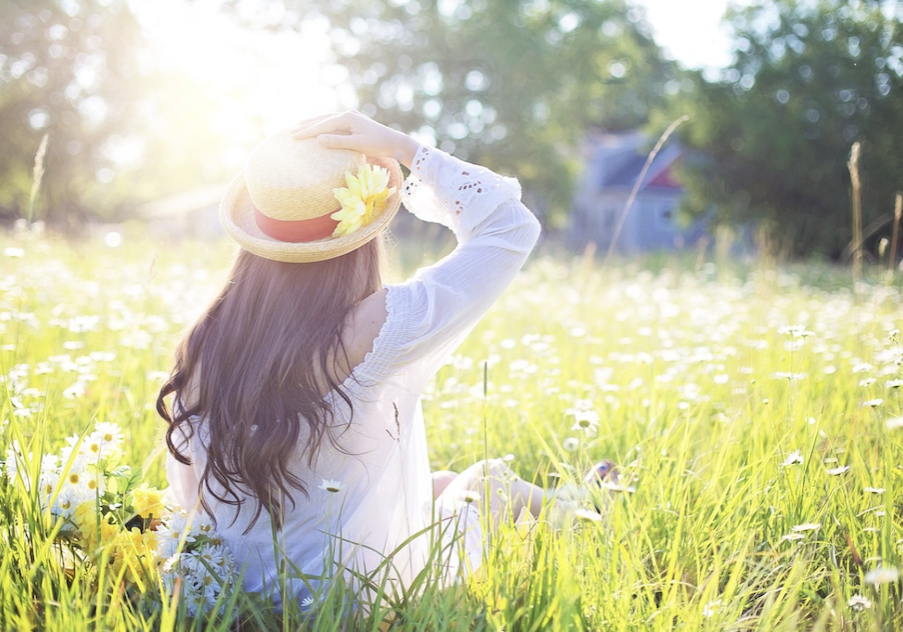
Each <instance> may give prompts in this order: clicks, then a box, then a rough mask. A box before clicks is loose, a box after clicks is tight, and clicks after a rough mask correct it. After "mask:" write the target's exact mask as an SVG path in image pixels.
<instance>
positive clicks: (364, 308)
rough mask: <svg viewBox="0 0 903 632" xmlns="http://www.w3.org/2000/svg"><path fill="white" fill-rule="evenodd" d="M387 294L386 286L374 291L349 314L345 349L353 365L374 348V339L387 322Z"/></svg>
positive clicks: (361, 360)
mask: <svg viewBox="0 0 903 632" xmlns="http://www.w3.org/2000/svg"><path fill="white" fill-rule="evenodd" d="M386 294H387V290H386V289H385V288H383V289H381V290H379V291H378V292H374V293H373V294H371V295H370V296H368V297H367V298H365V299H364V300H363V301H361V302H360V303H358V304H357V305H356V306H355V307H354V309H352V310H351V313H350V314H349V316H348V322H347V323H346V324H347V325H348V326H347V328H346V330H345V349H346V351H347V353H348V360H349V364H350V365H351V367H355V366H357V365H358V364H360V363H361V362H363V361H364V358H365V357H366V356H367V353H369V352H370V351H371V350H372V349H373V341H374V340H376V337H377V336H378V335H379V332H380V330H381V329H382V326H383V324H384V323H385V322H386V317H387V316H388V312H387V311H386Z"/></svg>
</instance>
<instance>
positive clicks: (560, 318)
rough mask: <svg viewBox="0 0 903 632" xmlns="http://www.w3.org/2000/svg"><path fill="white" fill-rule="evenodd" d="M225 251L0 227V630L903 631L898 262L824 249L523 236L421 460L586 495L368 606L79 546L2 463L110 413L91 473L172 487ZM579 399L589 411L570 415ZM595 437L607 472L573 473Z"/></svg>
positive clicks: (446, 379) (438, 405) (450, 377)
mask: <svg viewBox="0 0 903 632" xmlns="http://www.w3.org/2000/svg"><path fill="white" fill-rule="evenodd" d="M419 256H420V253H415V254H414V255H410V254H408V255H407V256H406V257H404V259H405V261H406V264H405V265H404V266H402V265H401V264H396V268H395V269H394V270H393V271H392V273H391V277H392V279H400V278H402V277H403V273H404V270H402V269H401V268H402V267H404V268H410V267H412V266H413V265H415V263H416V261H419ZM230 257H231V247H229V246H227V245H225V244H223V245H215V244H214V245H211V244H210V243H206V242H204V243H200V242H198V243H195V242H181V243H169V242H168V241H167V240H165V239H160V240H157V239H151V238H147V237H144V238H132V237H129V236H126V238H125V239H124V240H123V241H122V243H121V245H119V246H118V247H109V246H108V245H106V244H105V243H104V240H103V238H102V237H97V238H86V239H83V240H80V241H64V240H61V239H56V238H53V237H46V236H44V237H41V236H29V235H25V234H21V233H20V234H12V233H9V234H5V235H2V236H0V460H4V461H5V464H4V470H3V474H0V629H2V630H23V631H24V630H32V629H34V630H66V631H70V632H71V631H76V630H115V631H119V630H173V629H179V630H181V629H186V630H188V629H195V630H217V629H220V630H296V629H305V630H318V631H319V630H323V631H327V630H377V629H398V630H418V631H419V630H474V631H476V630H506V631H508V632H514V631H523V632H527V631H546V630H675V629H681V630H693V631H696V630H767V631H775V630H801V629H805V630H892V629H903V603H901V598H903V584H901V581H900V569H901V568H903V388H901V385H903V364H901V363H903V339H901V333H900V329H901V328H903V304H901V303H903V296H901V289H903V285H901V281H900V277H899V275H898V276H897V277H896V278H890V277H888V276H886V274H885V273H884V272H883V271H880V270H877V269H872V270H868V271H867V275H866V282H864V283H862V284H860V285H858V286H856V287H855V288H854V287H853V285H852V283H851V281H850V280H849V271H848V270H846V269H834V268H831V267H829V266H825V265H822V264H812V265H805V266H803V265H799V266H781V265H777V266H775V265H771V264H767V263H764V262H757V263H751V264H745V265H740V264H736V263H731V262H728V261H721V262H718V263H716V262H713V261H711V260H708V259H705V257H702V258H697V257H696V256H695V255H694V256H692V257H686V258H685V257H679V256H675V257H668V256H658V257H655V258H649V259H645V260H638V261H624V260H622V261H618V262H615V263H612V264H610V265H603V264H602V263H601V262H600V261H596V260H593V259H591V258H584V257H579V256H578V257H574V256H563V255H559V256H552V255H548V254H544V253H542V252H540V253H539V254H536V255H534V256H533V257H532V258H531V260H530V262H529V263H528V266H527V268H526V270H525V272H524V273H523V274H521V275H520V277H519V278H518V279H517V280H516V281H515V283H514V284H513V286H512V287H511V288H510V289H509V291H508V292H507V293H506V294H505V295H504V296H503V297H502V298H501V300H500V301H499V302H498V303H497V304H496V305H495V306H494V307H493V308H492V310H491V311H490V312H489V313H488V314H487V316H486V317H485V318H484V319H483V320H482V321H481V322H480V324H479V325H478V326H477V328H476V329H475V330H474V331H473V332H472V333H471V334H470V336H469V337H468V339H467V340H466V342H465V343H464V344H463V345H462V346H461V347H460V349H459V350H458V351H457V352H456V354H455V355H454V357H452V358H450V359H449V363H448V364H447V365H446V366H444V367H443V368H442V370H441V371H440V373H439V374H438V376H437V378H436V379H435V380H434V382H433V383H432V385H431V387H430V388H429V390H428V391H427V392H426V393H425V395H424V401H423V404H424V413H425V418H426V420H427V430H428V433H429V440H430V450H431V460H432V464H433V467H434V468H435V469H446V468H448V469H458V470H460V469H463V468H464V467H466V466H467V465H469V464H470V463H472V462H474V461H475V460H477V459H480V458H484V457H485V456H487V455H488V456H491V457H503V456H504V457H506V458H507V459H508V460H509V464H510V466H511V467H512V468H513V469H514V470H515V471H517V473H518V474H520V475H521V476H522V477H524V478H526V479H529V480H533V481H535V482H537V483H538V484H541V485H545V486H550V487H553V486H554V487H559V488H561V490H562V492H561V493H569V494H571V495H572V496H574V497H576V498H578V499H580V502H583V503H585V506H586V508H587V509H589V508H591V507H592V505H593V502H594V501H595V502H598V503H600V504H601V505H602V506H603V508H604V511H603V513H602V515H601V519H597V518H596V516H597V514H595V512H592V511H587V512H580V513H579V514H578V515H575V516H573V517H572V518H570V519H566V520H561V519H554V520H553V519H552V517H551V515H549V516H546V517H545V518H543V517H541V519H540V520H539V521H538V522H535V523H532V522H525V521H520V522H519V523H517V524H515V521H514V520H513V519H512V520H511V521H509V523H508V524H505V525H503V527H502V529H501V531H500V533H499V534H498V536H497V537H495V538H494V539H493V541H492V543H491V546H490V547H489V549H488V551H487V553H486V559H485V560H484V562H483V565H482V568H481V569H480V571H479V572H478V573H476V574H475V575H473V576H471V577H470V578H468V579H467V580H465V581H463V582H461V583H460V584H459V585H458V586H457V587H456V588H454V589H444V590H440V589H438V588H437V586H436V585H435V583H432V582H431V581H430V579H431V578H430V577H428V576H424V577H423V578H422V581H419V582H418V583H417V584H416V585H415V586H412V587H410V590H409V592H408V593H407V594H405V595H403V596H401V597H398V598H392V599H389V598H384V599H376V600H375V602H373V603H368V604H361V603H359V600H357V599H356V597H355V595H350V594H347V593H346V591H345V590H344V588H343V586H342V585H340V584H338V583H336V584H335V585H333V586H332V587H331V589H330V590H329V592H328V593H327V594H324V595H322V598H321V599H320V600H319V601H318V602H317V603H316V604H315V605H314V607H313V608H310V609H304V610H302V609H301V608H300V607H287V608H286V609H285V611H284V612H277V611H276V610H275V609H274V608H273V607H272V605H271V604H268V603H265V602H264V601H263V600H261V599H259V598H257V597H255V596H254V595H248V594H244V593H242V592H241V591H239V590H223V592H222V595H221V596H220V597H219V598H218V600H217V604H216V607H215V608H214V609H213V610H212V611H211V613H209V614H206V615H203V614H201V615H200V616H191V612H190V611H189V609H188V608H187V607H186V605H185V603H184V601H181V602H180V600H179V599H178V598H173V597H170V596H168V595H170V594H172V590H167V586H166V582H165V581H164V580H163V579H162V578H161V575H160V574H159V572H158V571H157V570H156V566H153V565H151V566H150V570H149V571H148V572H147V573H145V574H144V577H143V578H142V581H138V582H136V581H133V580H130V578H129V575H130V574H129V573H128V572H127V571H123V570H122V568H118V569H117V566H116V564H114V561H115V560H114V557H115V555H114V553H113V552H111V551H103V550H102V549H103V546H101V547H100V548H101V552H100V553H93V552H87V551H85V550H81V549H79V547H78V538H77V537H75V536H72V535H71V533H72V532H71V530H69V531H67V530H66V529H64V528H63V527H62V526H61V525H60V520H54V519H53V517H52V515H51V514H50V512H49V510H48V508H47V507H45V506H44V503H43V502H42V497H41V494H40V491H39V490H37V489H36V486H33V485H32V486H29V485H27V484H25V483H24V482H23V480H22V478H21V477H17V475H16V474H15V473H14V472H13V474H11V471H13V470H11V469H10V467H11V466H10V461H11V460H12V461H16V460H17V459H18V461H17V462H16V465H15V467H14V470H15V471H20V472H21V471H25V472H32V473H34V474H37V473H38V472H39V471H40V466H41V460H42V455H45V454H59V453H60V450H61V449H63V448H65V446H66V438H67V437H70V436H73V435H78V436H88V435H89V434H90V433H91V432H93V430H94V428H95V427H96V424H98V423H114V424H117V425H118V426H119V428H121V429H122V432H123V434H124V438H125V440H124V442H123V444H122V455H121V457H119V461H118V465H117V467H120V468H121V467H122V466H129V467H130V469H129V470H120V473H121V474H122V473H123V472H128V474H122V477H121V479H122V480H120V482H119V483H118V485H119V487H115V486H112V487H110V488H109V489H108V491H110V493H111V494H114V495H115V493H117V490H119V492H122V491H123V490H125V489H127V488H128V487H129V486H132V487H134V486H135V485H137V484H139V483H142V482H144V483H147V484H148V485H150V486H153V487H158V488H161V489H162V488H165V487H166V481H165V475H164V468H163V466H164V452H163V448H162V447H161V446H162V444H161V439H162V436H163V432H164V430H165V425H164V422H163V421H162V420H161V419H159V418H158V417H157V415H156V412H155V410H154V404H155V400H156V395H157V391H158V389H159V387H160V385H161V384H162V381H163V380H164V379H165V376H166V373H167V371H168V370H169V368H170V360H171V354H172V350H173V348H174V345H175V342H176V340H177V339H178V336H179V334H180V332H181V331H182V330H183V329H184V328H185V327H186V326H187V325H189V324H190V323H191V322H192V321H193V319H194V317H195V316H196V315H197V314H198V313H199V312H200V310H202V309H203V308H204V307H205V305H206V302H207V301H208V300H210V299H211V298H212V297H213V295H214V293H215V292H216V291H217V289H218V286H219V284H220V283H221V282H222V280H223V278H224V274H225V271H226V268H227V267H228V264H229V260H230ZM395 258H396V259H401V257H400V256H399V255H398V253H396V257H395ZM587 411H594V412H595V413H597V414H598V417H599V423H598V427H594V424H590V425H589V427H588V428H585V429H584V428H581V427H580V426H579V424H576V423H575V420H576V419H577V418H578V417H580V415H577V416H575V414H574V413H575V412H578V413H579V412H584V413H586V412H587ZM584 416H585V415H584ZM14 442H18V443H16V444H15V445H18V446H19V452H18V453H17V452H16V451H15V450H14V449H13V447H12V446H13V445H14ZM17 455H18V456H17ZM602 458H612V459H614V460H615V461H616V462H617V463H618V464H620V465H619V467H620V473H621V478H620V482H619V485H618V486H617V487H616V488H614V489H611V490H606V492H605V493H604V494H601V495H598V494H597V495H595V496H594V495H590V496H586V497H583V496H581V493H582V492H583V491H584V490H583V488H582V486H581V485H580V479H581V477H582V474H583V472H584V471H585V470H586V468H587V467H588V466H589V465H590V464H591V463H592V462H594V461H597V460H600V459H602ZM125 479H127V481H126V482H123V481H124V480H125ZM315 483H316V482H315ZM95 511H99V510H97V508H96V507H95ZM123 511H124V510H123V508H121V507H120V508H119V511H118V512H114V513H115V516H116V518H115V519H116V520H122V521H123V522H125V521H126V520H127V519H128V518H129V516H126V515H123ZM111 515H112V514H111ZM512 518H513V517H512ZM110 520H114V518H110ZM143 526H144V527H147V526H148V525H147V524H144V525H143ZM67 533H68V534H70V535H68V536H66V534H67ZM120 566H121V565H120ZM169 588H170V589H171V588H172V587H171V586H170V587H169ZM176 592H177V593H178V589H177V590H176Z"/></svg>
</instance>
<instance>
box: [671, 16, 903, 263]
mask: <svg viewBox="0 0 903 632" xmlns="http://www.w3.org/2000/svg"><path fill="white" fill-rule="evenodd" d="M895 12H896V13H895ZM728 21H729V24H730V26H731V28H732V30H733V32H734V43H735V46H736V60H735V61H734V63H733V64H732V65H731V66H730V67H729V68H727V69H726V70H725V71H724V73H723V74H722V77H721V79H720V80H718V81H712V82H707V81H705V80H704V79H703V78H702V76H701V75H700V74H696V75H695V82H696V90H694V91H692V93H691V94H689V95H687V96H686V97H685V98H680V99H677V100H676V102H675V104H674V105H675V108H676V109H677V110H679V111H680V112H687V111H688V112H690V113H691V114H692V116H693V122H692V123H691V124H689V125H687V126H685V127H684V129H683V137H684V141H685V142H686V143H688V144H689V145H690V146H692V147H694V148H697V149H699V152H698V155H697V156H696V157H695V158H694V159H692V160H687V161H686V164H684V165H683V170H682V171H683V179H684V182H685V184H686V186H687V189H688V193H689V195H688V198H687V203H686V208H687V210H689V211H690V212H692V213H696V214H700V213H704V212H706V211H707V209H709V208H710V207H711V206H712V205H714V206H715V208H716V216H717V218H718V220H720V221H722V222H727V223H738V222H741V223H742V222H749V221H754V222H759V223H761V224H762V225H763V226H765V227H767V228H769V229H770V230H771V233H772V236H773V237H774V238H776V239H778V240H780V241H781V245H782V247H783V248H784V249H785V250H786V251H787V252H789V253H791V254H795V255H803V254H809V253H819V254H823V255H827V256H831V257H835V258H836V257H838V256H840V255H841V253H842V252H843V250H844V248H845V247H846V246H847V245H848V243H849V242H850V240H851V233H852V229H851V219H850V176H849V172H848V170H847V159H848V157H849V153H850V147H851V145H852V144H853V143H854V142H856V141H858V142H860V143H861V146H862V160H861V165H860V170H861V174H862V180H863V215H864V223H865V224H866V225H869V224H870V223H871V224H873V225H876V226H877V225H878V224H880V223H881V221H882V220H883V219H889V217H890V215H889V212H890V211H891V210H892V208H893V195H894V192H895V191H896V190H899V189H901V188H903V152H901V151H900V148H901V147H903V46H901V41H903V30H901V15H900V10H899V9H897V8H896V3H884V4H883V5H882V3H880V2H862V1H856V2H847V1H845V0H818V1H817V2H802V1H795V0H764V1H762V2H759V3H757V4H756V5H754V6H752V7H749V8H747V9H744V10H736V11H733V12H731V13H729V15H728ZM876 222H877V223H876ZM889 230H890V229H889V226H888V227H887V228H886V229H885V231H884V232H885V233H886V232H889ZM880 235H882V232H881V231H880V230H879V231H878V232H876V233H875V234H874V236H873V238H872V241H874V240H875V239H877V237H878V236H880Z"/></svg>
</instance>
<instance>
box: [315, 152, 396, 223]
mask: <svg viewBox="0 0 903 632" xmlns="http://www.w3.org/2000/svg"><path fill="white" fill-rule="evenodd" d="M345 182H346V184H347V185H348V186H345V187H342V188H339V189H333V190H332V192H333V193H334V194H335V197H336V199H337V200H338V201H339V203H340V204H341V205H342V208H341V210H338V211H336V212H335V213H333V214H332V215H330V217H331V218H332V219H334V220H336V221H338V222H339V225H338V226H336V228H335V230H334V231H333V233H332V236H333V237H341V236H342V235H350V234H351V233H353V232H354V231H356V230H358V229H359V228H362V227H364V226H367V225H368V224H370V223H371V222H372V221H373V220H374V219H376V218H377V216H379V214H380V213H382V212H383V211H384V210H385V208H386V204H387V202H388V199H389V197H390V196H391V195H392V194H393V193H395V187H390V186H389V172H388V171H387V170H386V169H384V168H382V167H377V166H374V165H362V166H361V167H360V168H359V169H358V171H357V176H354V175H352V174H351V173H350V172H346V173H345Z"/></svg>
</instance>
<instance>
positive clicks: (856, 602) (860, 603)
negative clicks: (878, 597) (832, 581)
mask: <svg viewBox="0 0 903 632" xmlns="http://www.w3.org/2000/svg"><path fill="white" fill-rule="evenodd" d="M847 605H848V606H849V607H850V608H852V609H853V610H868V609H869V608H871V607H872V602H871V600H870V599H866V598H865V597H863V596H862V595H853V596H852V597H850V600H849V601H848V602H847Z"/></svg>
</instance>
